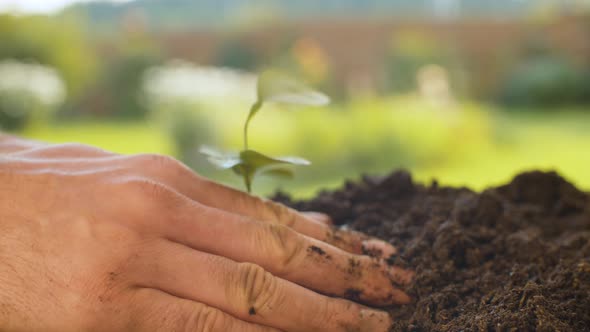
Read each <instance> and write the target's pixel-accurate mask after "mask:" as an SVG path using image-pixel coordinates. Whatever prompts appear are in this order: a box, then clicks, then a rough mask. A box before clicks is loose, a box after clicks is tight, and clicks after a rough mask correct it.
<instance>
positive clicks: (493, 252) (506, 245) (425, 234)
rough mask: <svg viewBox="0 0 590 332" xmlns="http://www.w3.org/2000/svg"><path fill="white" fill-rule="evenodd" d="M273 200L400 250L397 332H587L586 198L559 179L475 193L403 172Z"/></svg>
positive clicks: (525, 179) (524, 178)
mask: <svg viewBox="0 0 590 332" xmlns="http://www.w3.org/2000/svg"><path fill="white" fill-rule="evenodd" d="M276 199H277V200H279V201H282V202H283V203H286V204H288V205H291V206H293V207H295V208H297V209H299V210H303V211H306V210H310V211H321V212H325V213H327V214H329V215H331V216H332V217H333V218H334V219H335V221H336V222H337V223H338V224H340V225H348V226H349V227H351V228H353V229H356V230H359V231H362V232H364V233H367V234H370V235H373V236H376V237H379V238H382V239H385V240H388V241H389V242H390V243H392V244H394V245H395V246H396V247H397V248H399V249H400V254H399V255H397V256H394V257H390V259H389V262H390V263H391V264H397V265H402V266H407V267H410V268H412V269H414V270H415V271H416V279H415V281H414V284H413V285H412V286H411V287H410V288H409V289H408V292H409V294H411V295H412V297H413V298H414V299H415V301H414V303H412V304H410V305H406V306H397V307H391V308H388V309H389V311H390V313H391V315H392V316H393V317H394V319H395V321H396V323H395V325H394V326H393V327H392V331H590V195H588V194H586V193H584V192H582V191H580V190H578V189H576V188H575V187H574V186H573V185H571V184H570V183H568V182H567V181H566V180H564V179H563V178H562V177H560V176H559V175H557V174H556V173H543V172H530V173H524V174H521V175H519V176H517V177H516V178H514V180H513V181H512V182H511V183H509V184H507V185H504V186H501V187H497V188H492V189H489V190H486V191H484V192H482V193H476V192H473V191H471V190H469V189H466V188H447V187H439V186H438V184H437V183H436V182H433V183H432V184H430V185H429V186H425V185H422V184H416V183H414V182H413V181H412V178H411V176H410V174H408V173H407V172H403V171H399V172H395V173H393V174H391V175H389V176H387V177H382V178H374V177H364V178H363V180H362V181H360V182H358V183H352V182H350V183H346V185H345V186H344V188H342V189H340V190H337V191H334V192H327V191H326V192H321V193H320V194H319V195H318V196H317V197H316V198H315V199H313V200H310V201H299V202H295V201H292V200H290V199H289V197H288V196H286V195H284V194H279V195H277V197H276Z"/></svg>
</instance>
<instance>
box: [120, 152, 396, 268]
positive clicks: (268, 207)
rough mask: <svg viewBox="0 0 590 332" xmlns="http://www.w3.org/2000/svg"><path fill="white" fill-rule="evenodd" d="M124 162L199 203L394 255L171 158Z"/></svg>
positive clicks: (356, 249) (346, 246)
mask: <svg viewBox="0 0 590 332" xmlns="http://www.w3.org/2000/svg"><path fill="white" fill-rule="evenodd" d="M123 158H125V157H123ZM127 160H128V161H131V164H133V165H135V166H134V167H136V168H137V169H142V170H143V171H144V172H147V173H148V174H146V175H148V176H150V177H151V178H153V179H155V180H157V181H161V182H162V183H164V184H166V185H168V186H170V187H172V188H174V189H175V190H177V191H178V192H180V193H181V194H183V195H185V196H187V197H189V198H191V199H193V200H195V201H198V202H200V203H202V204H205V205H208V206H211V207H214V208H218V209H221V210H225V211H229V212H232V213H235V214H240V215H242V216H247V217H251V218H254V219H256V220H260V221H266V222H274V223H280V224H283V225H286V226H288V227H291V228H293V229H294V230H295V231H297V232H299V233H301V234H304V235H307V236H310V237H313V238H315V239H318V240H320V241H324V242H327V243H330V244H332V245H335V246H337V247H339V248H341V249H343V250H346V251H349V252H353V253H357V254H360V253H364V252H369V253H380V254H382V255H383V257H389V256H391V255H392V254H394V253H396V249H395V248H394V247H393V246H392V245H390V244H389V243H386V242H384V241H381V240H378V239H373V238H370V237H368V236H366V235H363V234H361V233H357V232H352V231H347V230H341V229H336V228H333V227H331V226H330V225H327V224H326V218H325V217H324V218H320V219H323V220H321V221H320V220H317V219H318V215H316V216H315V217H316V218H312V217H310V216H308V215H304V214H301V213H298V212H297V211H295V210H293V209H291V208H288V207H286V206H284V205H282V204H279V203H276V202H273V201H270V200H266V199H262V198H260V197H256V196H252V195H249V194H247V193H244V192H242V191H238V190H235V189H233V188H230V187H226V186H223V185H220V184H218V183H216V182H213V181H209V180H207V179H204V178H202V177H200V176H198V175H197V174H195V173H194V172H192V171H191V170H190V169H188V168H187V167H186V166H184V165H182V164H181V163H179V162H178V161H176V160H174V159H172V158H169V157H164V156H159V155H149V154H146V155H139V156H133V157H128V159H127ZM134 169H135V168H134Z"/></svg>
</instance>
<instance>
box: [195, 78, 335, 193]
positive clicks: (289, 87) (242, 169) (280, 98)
mask: <svg viewBox="0 0 590 332" xmlns="http://www.w3.org/2000/svg"><path fill="white" fill-rule="evenodd" d="M256 96H257V97H256V102H254V104H252V107H250V111H249V112H248V116H247V117H246V121H245V122H244V133H243V135H244V148H243V150H242V151H240V152H239V153H228V152H220V151H217V150H216V149H213V148H210V147H201V149H200V151H201V153H203V154H204V155H206V156H207V159H208V160H209V161H210V162H211V163H212V164H214V165H215V166H217V167H220V168H222V169H231V170H232V171H233V172H234V173H236V174H237V175H239V176H241V177H242V179H243V180H244V184H245V186H246V190H248V192H251V191H252V182H253V180H254V178H255V177H256V176H259V175H268V176H273V177H281V178H292V177H293V175H294V174H293V169H292V166H307V165H310V164H311V163H310V162H309V161H307V160H305V159H303V158H299V157H278V158H276V157H269V156H266V155H264V154H262V153H260V152H257V151H255V150H252V149H250V147H249V145H248V129H249V127H250V122H252V119H254V117H255V116H256V114H258V112H259V111H260V109H262V106H264V104H265V103H271V102H276V103H286V104H297V105H311V106H322V105H326V104H328V103H329V102H330V98H329V97H328V96H326V95H324V94H323V93H320V92H317V91H314V90H313V89H311V88H309V87H307V86H306V85H304V84H302V83H300V82H298V81H296V80H294V79H292V78H290V77H289V76H287V75H285V74H282V73H280V72H277V71H266V72H263V73H262V74H261V75H260V76H259V77H258V82H257V93H256Z"/></svg>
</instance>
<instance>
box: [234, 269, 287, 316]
mask: <svg viewBox="0 0 590 332" xmlns="http://www.w3.org/2000/svg"><path fill="white" fill-rule="evenodd" d="M235 284H236V286H237V287H238V294H237V295H238V301H237V305H238V308H237V309H238V311H240V312H243V313H244V314H246V315H247V314H254V313H256V314H261V315H262V314H264V313H265V312H268V311H270V310H271V309H272V308H274V307H275V306H276V305H277V304H278V303H279V297H280V295H279V292H278V281H277V279H276V278H275V277H273V276H272V275H271V274H270V273H268V272H266V271H265V270H264V269H263V268H262V267H260V266H258V265H256V264H251V263H240V264H239V265H238V273H237V282H236V283H235Z"/></svg>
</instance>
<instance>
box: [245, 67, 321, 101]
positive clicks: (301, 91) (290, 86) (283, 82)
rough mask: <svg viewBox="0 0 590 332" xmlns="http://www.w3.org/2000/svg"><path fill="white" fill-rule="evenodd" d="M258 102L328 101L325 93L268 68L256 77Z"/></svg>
mask: <svg viewBox="0 0 590 332" xmlns="http://www.w3.org/2000/svg"><path fill="white" fill-rule="evenodd" d="M257 95H258V102H261V103H265V102H279V103H288V104H297V105H309V106H323V105H327V104H329V103H330V98H329V97H328V96H326V95H325V94H323V93H321V92H318V91H315V90H313V89H311V88H310V87H308V86H307V85H305V84H303V83H301V82H299V81H297V80H295V79H293V78H291V77H289V76H288V75H286V74H283V73H281V72H279V71H275V70H268V71H265V72H263V73H262V74H260V76H259V77H258V91H257Z"/></svg>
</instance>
